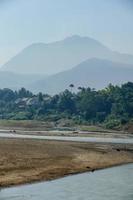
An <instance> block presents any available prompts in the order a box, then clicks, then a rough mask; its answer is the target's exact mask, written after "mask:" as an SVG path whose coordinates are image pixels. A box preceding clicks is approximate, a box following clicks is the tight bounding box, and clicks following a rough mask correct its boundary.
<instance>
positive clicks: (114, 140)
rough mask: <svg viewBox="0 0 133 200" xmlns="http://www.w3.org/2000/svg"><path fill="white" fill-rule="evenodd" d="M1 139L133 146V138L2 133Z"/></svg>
mask: <svg viewBox="0 0 133 200" xmlns="http://www.w3.org/2000/svg"><path fill="white" fill-rule="evenodd" d="M0 137H1V138H23V139H24V138H25V139H41V140H58V141H75V142H97V143H120V144H133V138H102V137H77V136H76V137H70V136H69V137H68V136H38V135H20V134H16V133H14V134H12V133H9V134H8V133H0Z"/></svg>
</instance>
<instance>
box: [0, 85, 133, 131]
mask: <svg viewBox="0 0 133 200" xmlns="http://www.w3.org/2000/svg"><path fill="white" fill-rule="evenodd" d="M73 88H74V85H73V84H71V85H70V90H65V91H64V92H62V93H60V94H57V95H54V96H49V95H47V94H42V93H39V94H37V95H33V94H32V93H31V92H29V91H27V90H26V89H25V88H22V89H20V90H19V91H12V90H10V89H1V90H0V119H17V120H21V119H22V120H26V119H38V120H51V121H57V120H59V119H61V118H69V119H72V120H74V121H75V122H77V123H90V124H96V123H104V124H106V126H107V127H108V128H113V127H115V126H119V125H121V124H126V123H127V122H129V121H132V119H133V83H132V82H128V83H125V84H123V85H121V86H113V85H111V84H110V85H109V86H108V87H107V88H105V89H102V90H99V91H96V90H95V89H91V88H89V87H88V88H82V87H79V88H78V92H76V93H75V92H73Z"/></svg>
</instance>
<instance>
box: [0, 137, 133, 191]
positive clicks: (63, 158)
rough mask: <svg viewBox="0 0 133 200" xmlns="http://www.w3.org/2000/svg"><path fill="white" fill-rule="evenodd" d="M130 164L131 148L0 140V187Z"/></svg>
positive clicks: (132, 154)
mask: <svg viewBox="0 0 133 200" xmlns="http://www.w3.org/2000/svg"><path fill="white" fill-rule="evenodd" d="M130 162H133V146H132V145H127V146H126V147H125V146H123V145H116V144H115V145H107V144H106V145H105V144H89V143H76V142H58V141H41V140H25V139H0V186H1V187H4V186H10V185H17V184H22V183H29V182H32V181H39V180H51V179H55V178H59V177H62V176H65V175H68V174H73V173H79V172H85V171H94V169H100V168H105V167H110V166H114V165H119V164H124V163H130Z"/></svg>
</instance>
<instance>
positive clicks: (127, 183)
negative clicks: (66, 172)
mask: <svg viewBox="0 0 133 200" xmlns="http://www.w3.org/2000/svg"><path fill="white" fill-rule="evenodd" d="M52 199H54V200H133V164H129V165H123V166H119V167H113V168H108V169H104V170H99V171H95V172H94V173H92V172H90V173H84V174H79V175H73V176H68V177H65V178H61V179H57V180H54V181H49V182H42V183H35V184H30V185H24V186H18V187H12V188H7V189H2V190H1V191H0V200H52Z"/></svg>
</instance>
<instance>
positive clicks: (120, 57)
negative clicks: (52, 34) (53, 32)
mask: <svg viewBox="0 0 133 200" xmlns="http://www.w3.org/2000/svg"><path fill="white" fill-rule="evenodd" d="M92 57H97V58H100V59H108V60H112V61H115V62H122V63H127V64H133V55H129V54H120V53H119V52H115V51H112V50H110V49H109V48H108V47H106V46H105V45H103V44H102V43H100V42H99V41H97V40H95V39H93V38H89V37H81V36H78V35H74V36H71V37H67V38H65V39H63V40H60V41H55V42H51V43H34V44H31V45H30V46H28V47H26V48H24V49H23V50H22V51H21V52H20V53H18V54H17V55H16V56H14V57H13V58H12V59H11V60H9V61H8V62H7V63H5V65H3V66H2V68H1V70H4V71H12V72H15V73H21V74H23V73H24V74H25V73H28V74H30V73H31V72H32V73H35V74H36V73H38V72H41V73H42V74H50V75H51V74H55V73H58V72H61V71H64V70H65V69H66V70H67V69H71V68H72V67H73V66H75V65H78V64H79V63H81V62H83V61H84V60H86V59H90V58H92Z"/></svg>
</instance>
